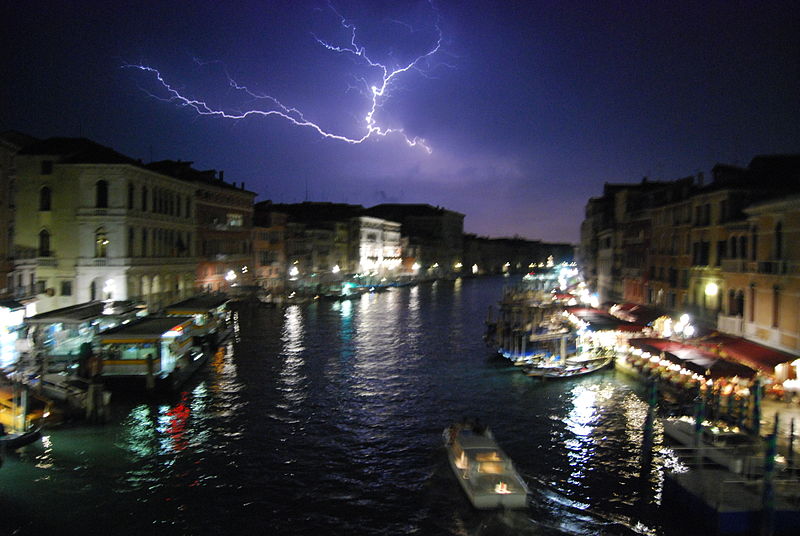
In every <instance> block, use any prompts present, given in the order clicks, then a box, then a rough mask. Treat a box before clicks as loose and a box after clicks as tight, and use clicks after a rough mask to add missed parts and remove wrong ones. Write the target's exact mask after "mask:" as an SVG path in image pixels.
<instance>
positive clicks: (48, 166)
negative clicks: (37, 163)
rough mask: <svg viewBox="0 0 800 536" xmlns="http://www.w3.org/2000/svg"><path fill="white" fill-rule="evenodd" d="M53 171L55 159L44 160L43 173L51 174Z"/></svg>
mask: <svg viewBox="0 0 800 536" xmlns="http://www.w3.org/2000/svg"><path fill="white" fill-rule="evenodd" d="M52 173H53V161H52V160H42V175H51V174H52Z"/></svg>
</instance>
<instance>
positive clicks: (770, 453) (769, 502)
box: [761, 413, 778, 536]
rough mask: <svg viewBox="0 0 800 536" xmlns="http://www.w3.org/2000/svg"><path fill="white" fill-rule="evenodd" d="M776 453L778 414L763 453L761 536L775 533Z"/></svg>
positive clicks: (769, 535)
mask: <svg viewBox="0 0 800 536" xmlns="http://www.w3.org/2000/svg"><path fill="white" fill-rule="evenodd" d="M777 453H778V414H777V413H776V414H775V425H774V427H773V429H772V434H770V435H769V436H768V437H767V448H766V450H765V452H764V494H763V496H762V498H761V503H762V504H761V536H772V535H773V534H774V532H775V483H774V480H775V455H776V454H777Z"/></svg>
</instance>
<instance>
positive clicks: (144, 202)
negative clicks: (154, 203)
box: [142, 186, 147, 212]
mask: <svg viewBox="0 0 800 536" xmlns="http://www.w3.org/2000/svg"><path fill="white" fill-rule="evenodd" d="M142 212H147V186H142Z"/></svg>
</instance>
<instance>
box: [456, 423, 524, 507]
mask: <svg viewBox="0 0 800 536" xmlns="http://www.w3.org/2000/svg"><path fill="white" fill-rule="evenodd" d="M443 437H444V442H445V447H446V448H447V459H448V461H449V462H450V467H451V468H452V469H453V472H454V473H455V475H456V478H457V479H458V482H459V484H460V485H461V487H462V488H463V489H464V492H465V493H466V494H467V498H468V499H469V501H470V502H471V503H472V506H474V507H475V508H477V509H479V510H488V509H494V508H525V507H527V504H528V500H527V498H528V486H527V485H526V484H525V481H524V480H522V477H520V475H519V474H518V473H517V471H516V469H515V468H514V464H513V463H512V461H511V459H510V458H509V457H508V456H507V455H506V454H505V452H503V450H502V449H501V448H500V446H499V445H498V444H497V442H496V441H495V439H494V436H493V435H492V433H491V432H490V431H489V429H488V428H487V427H485V426H482V425H480V424H479V423H477V421H465V422H461V423H456V424H452V425H450V426H448V427H447V428H445V430H444V433H443Z"/></svg>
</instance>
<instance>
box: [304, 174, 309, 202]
mask: <svg viewBox="0 0 800 536" xmlns="http://www.w3.org/2000/svg"><path fill="white" fill-rule="evenodd" d="M303 201H304V202H306V201H308V177H306V196H305V198H303Z"/></svg>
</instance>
